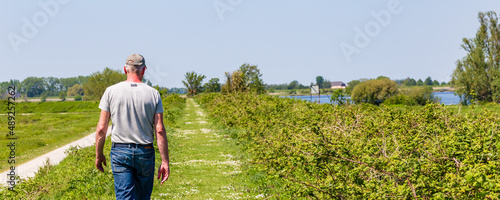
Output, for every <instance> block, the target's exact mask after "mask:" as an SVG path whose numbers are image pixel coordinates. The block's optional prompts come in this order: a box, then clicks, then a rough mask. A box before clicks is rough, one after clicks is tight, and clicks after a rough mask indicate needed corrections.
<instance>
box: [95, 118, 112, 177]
mask: <svg viewBox="0 0 500 200" xmlns="http://www.w3.org/2000/svg"><path fill="white" fill-rule="evenodd" d="M109 117H110V113H109V112H107V111H104V110H101V116H100V117H99V123H97V127H96V131H95V157H96V161H95V166H96V168H97V169H98V170H99V171H101V172H104V169H103V167H102V164H104V166H106V157H105V156H104V153H103V149H104V143H105V141H106V132H107V131H108V125H109Z"/></svg>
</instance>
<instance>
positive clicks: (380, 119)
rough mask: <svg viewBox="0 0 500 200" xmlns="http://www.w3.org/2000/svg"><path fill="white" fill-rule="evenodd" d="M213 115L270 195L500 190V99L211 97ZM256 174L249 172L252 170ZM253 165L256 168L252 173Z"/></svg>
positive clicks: (488, 194) (436, 194)
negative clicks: (334, 101) (423, 101)
mask: <svg viewBox="0 0 500 200" xmlns="http://www.w3.org/2000/svg"><path fill="white" fill-rule="evenodd" d="M200 101H201V102H203V103H204V105H205V106H206V108H207V113H210V115H211V116H214V117H217V118H218V119H219V121H220V123H222V124H224V125H226V126H227V127H236V128H242V129H245V130H246V131H244V132H241V133H239V134H236V135H235V138H238V140H240V141H242V142H243V143H246V144H247V145H246V146H247V150H248V152H249V153H251V155H252V156H251V157H250V159H251V160H249V161H248V164H250V168H249V169H254V170H255V171H254V174H255V175H263V176H265V178H262V179H261V185H260V187H257V188H258V189H261V190H265V192H266V193H267V195H269V196H266V197H269V198H282V199H296V198H317V199H330V198H331V199H337V198H338V199H344V198H345V199H383V198H398V199H399V198H404V199H412V198H415V199H420V198H423V199H434V198H436V199H447V198H450V199H452V198H453V199H469V198H472V199H488V198H494V199H496V198H498V196H500V189H499V188H500V187H499V185H500V178H498V177H500V176H499V173H498V168H499V167H500V162H499V155H500V154H498V153H499V152H500V145H498V141H500V137H499V136H498V134H497V131H498V124H497V122H498V120H499V119H500V115H499V114H498V112H495V110H496V109H498V108H499V107H498V105H496V104H487V105H481V106H477V105H476V106H469V107H457V108H459V110H457V111H456V112H455V111H453V112H450V109H451V108H447V107H446V106H443V105H439V104H429V105H426V106H418V107H407V106H401V107H399V106H398V107H387V106H379V107H377V106H371V105H352V106H347V107H344V106H332V105H330V104H313V103H310V102H307V101H300V100H294V99H290V98H276V97H269V96H266V95H261V96H255V95H249V94H235V95H219V94H213V95H206V96H204V97H202V98H201V99H200ZM248 172H250V173H251V171H248ZM255 172H256V173H255Z"/></svg>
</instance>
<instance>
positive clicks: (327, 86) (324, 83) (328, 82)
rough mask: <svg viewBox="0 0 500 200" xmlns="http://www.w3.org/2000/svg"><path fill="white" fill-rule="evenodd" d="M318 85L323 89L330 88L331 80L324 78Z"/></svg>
mask: <svg viewBox="0 0 500 200" xmlns="http://www.w3.org/2000/svg"><path fill="white" fill-rule="evenodd" d="M320 87H321V88H324V89H330V88H331V87H332V82H330V81H329V80H326V79H325V80H324V81H323V83H322V84H321V85H320Z"/></svg>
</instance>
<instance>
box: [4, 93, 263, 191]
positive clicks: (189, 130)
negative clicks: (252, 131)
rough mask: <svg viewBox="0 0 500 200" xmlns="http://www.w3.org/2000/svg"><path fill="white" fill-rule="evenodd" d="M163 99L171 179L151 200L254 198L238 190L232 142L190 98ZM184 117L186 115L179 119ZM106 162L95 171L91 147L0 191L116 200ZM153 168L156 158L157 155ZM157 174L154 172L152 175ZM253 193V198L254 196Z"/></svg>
mask: <svg viewBox="0 0 500 200" xmlns="http://www.w3.org/2000/svg"><path fill="white" fill-rule="evenodd" d="M183 101H185V100H184V99H181V98H179V97H178V96H177V97H175V96H174V97H173V98H166V99H165V100H164V106H165V120H164V121H165V122H166V124H167V127H168V130H167V135H168V138H169V146H170V162H171V176H170V178H169V180H168V181H167V182H166V183H165V184H164V185H162V186H160V185H159V182H158V181H156V180H155V186H154V190H153V197H152V199H172V198H182V199H231V198H242V197H243V198H252V196H246V195H249V193H246V194H244V192H242V191H244V190H245V189H244V188H243V187H242V186H238V185H245V184H244V182H245V181H246V180H248V179H247V178H246V177H245V175H244V174H242V173H241V171H242V170H241V169H240V167H241V166H240V163H241V162H240V161H239V158H240V157H241V156H240V155H239V153H238V152H240V151H239V150H238V148H239V147H238V146H237V145H236V142H235V141H234V140H232V139H230V138H229V137H228V136H227V134H230V133H229V132H231V130H223V129H220V128H218V127H216V126H215V125H213V124H212V123H210V122H209V120H208V119H207V117H206V116H205V115H204V113H203V111H202V110H201V108H200V107H199V106H197V105H196V104H195V103H194V101H193V100H191V99H189V100H188V102H187V107H186V109H185V110H184V109H183V108H184V106H185V103H183ZM184 113H185V116H184V117H183V115H184ZM110 144H111V141H110V140H109V138H108V140H107V141H106V145H105V149H104V153H105V155H106V157H107V159H108V166H107V167H105V173H101V172H99V171H97V170H96V169H95V167H94V159H95V158H94V155H95V154H94V147H93V146H92V147H87V148H83V149H78V150H77V149H73V150H71V151H69V152H68V154H69V156H68V157H67V158H65V159H64V160H63V161H61V163H60V164H59V165H57V166H46V167H45V168H43V169H41V170H40V171H39V173H38V174H37V176H36V177H34V178H32V179H29V180H26V181H24V182H23V183H21V184H19V185H18V186H17V187H16V192H15V193H14V192H9V191H6V190H4V191H0V196H3V197H5V198H21V197H24V198H28V199H29V198H44V199H45V198H46V199H81V198H90V199H93V198H95V199H97V198H99V199H114V198H115V197H114V189H113V188H114V186H113V177H112V172H111V167H110V166H109V156H108V155H109V151H110ZM156 160H157V162H156V165H157V166H156V169H158V165H159V164H160V160H161V158H160V154H159V153H158V151H157V153H156ZM155 174H156V173H155ZM255 196H256V194H254V196H253V197H255Z"/></svg>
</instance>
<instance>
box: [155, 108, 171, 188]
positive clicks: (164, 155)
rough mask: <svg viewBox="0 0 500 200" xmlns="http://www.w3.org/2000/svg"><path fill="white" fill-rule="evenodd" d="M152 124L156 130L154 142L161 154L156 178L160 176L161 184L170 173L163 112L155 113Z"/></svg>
mask: <svg viewBox="0 0 500 200" xmlns="http://www.w3.org/2000/svg"><path fill="white" fill-rule="evenodd" d="M154 126H155V132H156V143H157V144H158V150H159V151H160V155H161V165H160V168H159V169H158V179H160V177H161V184H163V182H165V181H166V180H167V179H168V176H169V175H170V164H169V162H170V160H169V157H168V139H167V133H166V130H165V125H164V124H163V113H156V114H155V119H154Z"/></svg>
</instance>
